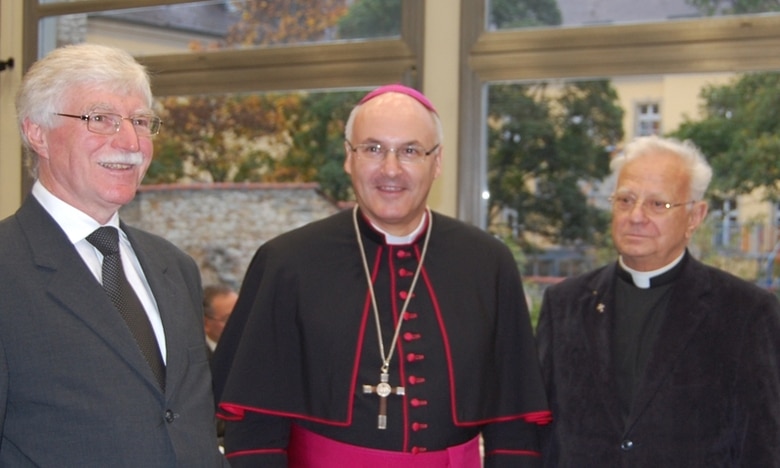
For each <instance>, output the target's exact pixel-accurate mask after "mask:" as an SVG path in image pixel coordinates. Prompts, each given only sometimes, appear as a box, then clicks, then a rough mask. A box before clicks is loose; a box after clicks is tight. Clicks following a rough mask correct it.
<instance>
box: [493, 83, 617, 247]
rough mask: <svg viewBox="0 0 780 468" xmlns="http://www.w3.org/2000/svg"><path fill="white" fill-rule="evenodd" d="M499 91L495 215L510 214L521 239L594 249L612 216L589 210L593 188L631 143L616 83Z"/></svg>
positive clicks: (495, 124) (498, 87) (495, 89)
mask: <svg viewBox="0 0 780 468" xmlns="http://www.w3.org/2000/svg"><path fill="white" fill-rule="evenodd" d="M549 88H550V86H548V85H547V84H546V83H538V84H534V85H495V86H492V87H491V88H490V92H489V98H488V99H489V106H488V108H489V110H490V115H489V122H490V124H489V149H488V158H489V159H488V186H489V189H490V213H491V215H495V214H496V213H498V212H501V211H503V210H505V209H507V208H509V209H511V210H512V212H513V213H514V214H515V220H514V222H515V223H516V224H517V225H518V226H520V227H521V228H522V229H520V230H519V232H518V236H520V238H519V239H518V240H519V241H520V242H524V243H525V244H527V245H528V246H529V247H531V246H533V244H534V243H535V242H534V240H533V239H534V238H542V239H544V240H545V241H546V242H548V243H555V244H582V243H586V244H587V243H591V242H593V241H594V240H595V239H596V238H597V237H599V235H600V233H601V232H603V231H604V230H605V227H606V223H607V216H606V214H605V213H604V212H603V210H601V209H598V208H596V207H594V206H592V205H591V204H590V203H588V199H587V195H586V192H587V190H586V188H587V185H588V184H596V183H598V181H599V180H601V179H602V178H603V177H604V176H605V175H606V174H607V173H608V164H609V155H610V152H611V151H612V150H613V149H614V147H615V145H617V144H618V142H620V141H621V140H622V138H623V129H622V117H623V110H622V109H621V108H620V106H619V105H618V101H617V93H616V92H615V90H614V88H612V86H611V85H610V84H609V82H608V81H603V80H602V81H590V82H571V83H566V84H564V85H563V87H562V88H560V89H554V90H553V91H552V92H551V91H550V89H549Z"/></svg>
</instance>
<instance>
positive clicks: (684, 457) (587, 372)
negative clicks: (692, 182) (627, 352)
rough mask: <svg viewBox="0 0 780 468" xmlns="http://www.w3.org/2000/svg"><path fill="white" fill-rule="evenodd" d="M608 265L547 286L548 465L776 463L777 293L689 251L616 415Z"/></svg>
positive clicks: (543, 334) (542, 331)
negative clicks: (631, 391)
mask: <svg viewBox="0 0 780 468" xmlns="http://www.w3.org/2000/svg"><path fill="white" fill-rule="evenodd" d="M686 255H688V254H686ZM616 268H617V266H616V263H613V264H611V265H609V266H606V267H603V268H600V269H597V270H595V271H593V272H590V273H586V274H584V275H582V276H579V277H576V278H572V279H568V280H566V281H564V282H562V283H560V284H558V285H555V286H552V287H550V288H548V289H547V291H546V292H545V296H544V302H543V306H542V312H541V317H540V322H539V326H538V331H537V341H538V347H539V354H540V359H541V364H542V372H543V376H544V377H543V378H544V381H545V385H546V390H547V395H548V399H549V402H550V406H551V409H552V411H553V425H552V426H551V434H550V438H549V440H548V442H547V444H546V447H545V450H544V452H545V462H546V466H551V467H577V468H587V467H599V468H601V467H610V468H618V467H632V468H641V467H647V468H651V467H652V468H657V467H664V468H669V467H678V466H679V467H707V468H712V467H777V466H780V308H779V307H778V301H777V299H776V297H775V296H774V295H772V294H770V293H769V292H767V291H765V290H762V289H760V288H758V287H756V286H755V285H752V284H750V283H747V282H745V281H743V280H741V279H738V278H736V277H734V276H732V275H730V274H728V273H725V272H723V271H721V270H718V269H716V268H712V267H709V266H706V265H704V264H702V263H700V262H698V261H696V260H694V259H693V258H691V257H690V255H688V258H687V259H686V263H685V265H684V266H683V267H682V270H681V272H680V275H679V277H678V278H677V280H676V281H675V283H674V285H673V289H672V291H671V296H670V299H669V306H668V310H667V311H666V317H665V319H664V322H663V323H662V325H661V328H660V331H659V334H658V337H657V338H656V340H655V343H654V345H653V348H652V351H651V355H650V358H649V360H648V363H647V366H646V369H645V372H644V375H643V376H642V377H641V378H640V382H639V383H638V388H637V390H636V392H635V395H636V396H635V399H634V402H633V405H632V408H631V411H630V414H629V416H628V417H627V419H626V420H624V418H623V417H622V415H621V410H620V403H619V399H618V395H617V389H616V385H615V378H614V365H613V363H614V359H615V358H614V356H612V353H611V352H610V350H611V349H612V341H613V337H612V329H613V326H614V317H615V313H616V311H615V310H614V292H615V288H614V285H615V276H616V273H615V270H616Z"/></svg>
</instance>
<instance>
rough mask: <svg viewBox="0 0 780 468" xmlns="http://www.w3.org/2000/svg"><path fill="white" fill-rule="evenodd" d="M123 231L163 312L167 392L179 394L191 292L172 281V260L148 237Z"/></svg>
mask: <svg viewBox="0 0 780 468" xmlns="http://www.w3.org/2000/svg"><path fill="white" fill-rule="evenodd" d="M122 230H123V231H125V233H126V234H127V238H128V240H129V241H130V244H131V245H132V246H133V250H134V251H135V255H136V257H138V262H139V263H140V264H141V268H142V269H143V271H144V275H145V276H146V280H147V281H148V282H149V287H150V288H151V290H152V294H153V295H154V299H155V301H156V303H157V309H158V310H159V312H160V319H161V320H162V324H163V329H164V331H165V348H166V375H165V380H166V384H165V388H166V390H168V389H170V390H175V386H176V383H177V382H178V380H179V379H178V378H177V376H178V374H177V372H179V371H181V370H182V369H186V362H185V361H186V359H187V354H186V350H187V344H186V342H185V341H184V336H185V333H178V332H177V330H184V329H185V327H186V324H185V323H184V321H183V319H184V317H183V316H182V314H181V313H178V311H179V309H180V308H181V305H182V304H189V303H190V298H189V296H188V295H187V291H184V290H182V288H181V286H180V284H181V283H182V282H181V281H175V280H174V279H172V278H171V275H172V274H173V273H172V272H173V271H175V269H174V268H172V266H171V264H170V262H171V261H172V260H170V257H169V256H167V255H165V253H164V252H161V251H160V250H159V248H156V247H154V246H153V245H151V244H150V243H148V242H146V241H145V239H146V237H145V236H143V235H139V233H138V231H137V230H135V229H133V228H131V227H128V226H127V225H125V224H124V223H122Z"/></svg>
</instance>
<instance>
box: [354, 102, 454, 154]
mask: <svg viewBox="0 0 780 468" xmlns="http://www.w3.org/2000/svg"><path fill="white" fill-rule="evenodd" d="M395 94H400V95H404V94H402V93H395ZM411 99H413V98H411ZM369 102H370V101H369ZM363 105H364V104H358V105H356V106H355V107H353V108H352V111H351V112H350V113H349V118H348V119H347V123H346V125H344V138H346V139H347V140H348V141H352V132H353V130H354V126H355V119H356V118H357V115H358V113H359V112H360V109H361V108H362V107H363ZM428 112H429V113H430V115H431V119H433V124H434V126H435V127H436V138H437V140H438V141H437V142H438V143H439V144H441V143H442V142H443V140H444V130H443V128H442V125H441V119H440V118H439V114H437V113H436V112H433V111H431V110H428Z"/></svg>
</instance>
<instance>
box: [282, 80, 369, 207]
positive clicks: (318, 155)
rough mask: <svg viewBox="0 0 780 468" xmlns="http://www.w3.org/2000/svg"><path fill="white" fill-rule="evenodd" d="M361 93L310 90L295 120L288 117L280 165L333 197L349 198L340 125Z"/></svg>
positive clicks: (339, 198)
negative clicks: (288, 138) (288, 139)
mask: <svg viewBox="0 0 780 468" xmlns="http://www.w3.org/2000/svg"><path fill="white" fill-rule="evenodd" d="M362 94H363V93H361V92H344V93H335V92H331V93H311V94H309V95H307V97H306V98H305V99H304V100H303V101H302V102H301V106H300V109H299V111H298V115H297V116H296V117H295V119H290V121H291V126H290V134H291V135H292V146H291V148H290V151H289V153H288V154H287V157H286V158H284V160H282V161H281V164H282V165H283V166H285V167H289V168H290V169H291V170H294V171H295V172H297V173H302V174H306V175H307V179H308V180H313V181H316V182H318V183H319V184H320V187H321V189H322V191H323V192H324V193H325V194H326V195H328V196H329V197H331V198H333V199H335V200H346V199H348V198H350V197H351V183H350V180H349V176H348V175H347V174H346V173H345V172H344V169H343V163H344V157H345V154H344V126H345V124H346V122H347V118H348V117H349V113H350V111H351V110H352V107H354V106H355V104H356V103H357V102H358V101H359V100H360V97H361V96H362Z"/></svg>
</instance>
